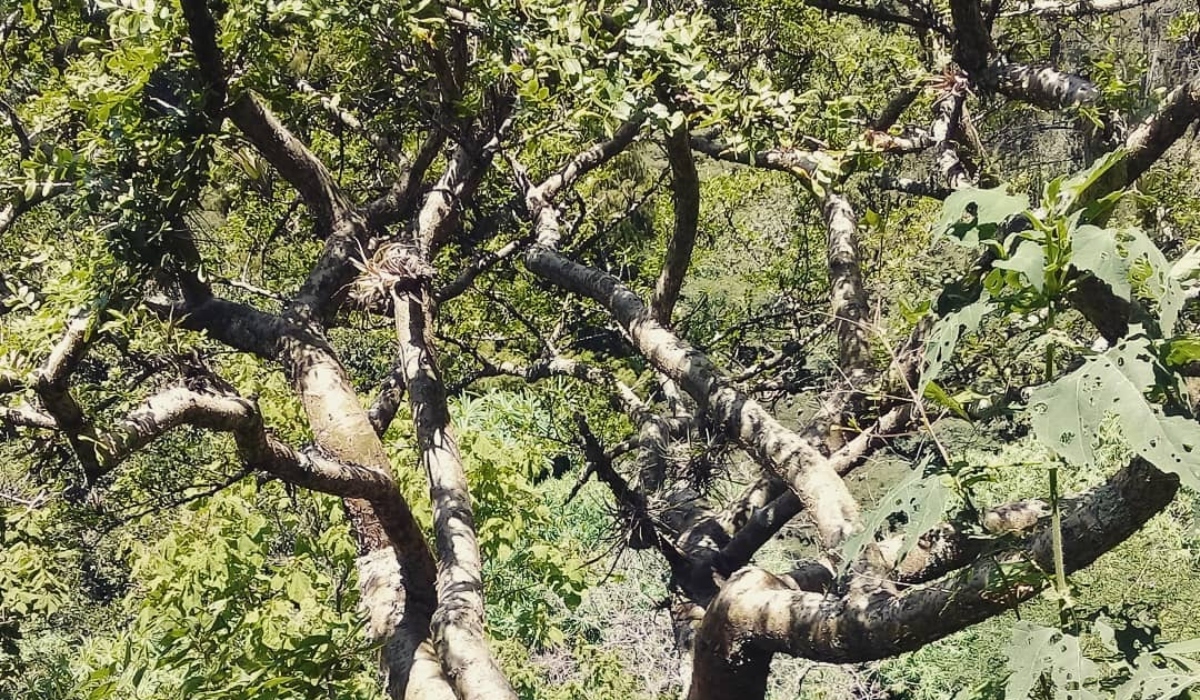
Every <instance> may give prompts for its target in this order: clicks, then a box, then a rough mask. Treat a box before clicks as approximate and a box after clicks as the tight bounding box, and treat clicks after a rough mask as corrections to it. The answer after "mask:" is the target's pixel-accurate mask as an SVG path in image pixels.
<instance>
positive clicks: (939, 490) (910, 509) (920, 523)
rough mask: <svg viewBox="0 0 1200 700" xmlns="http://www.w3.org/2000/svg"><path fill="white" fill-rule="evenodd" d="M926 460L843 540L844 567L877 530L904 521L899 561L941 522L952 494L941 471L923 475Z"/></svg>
mask: <svg viewBox="0 0 1200 700" xmlns="http://www.w3.org/2000/svg"><path fill="white" fill-rule="evenodd" d="M926 463H927V462H922V463H921V465H920V466H918V467H917V468H915V469H913V471H912V473H911V474H909V475H908V476H907V477H906V478H905V479H903V480H901V482H900V483H899V484H896V486H895V487H893V488H892V489H891V490H890V491H888V492H887V495H885V496H884V497H883V498H881V499H879V503H878V504H877V505H876V507H875V509H874V510H873V511H872V512H871V514H870V515H869V516H867V518H866V522H865V523H864V527H863V529H862V530H859V531H858V532H857V533H856V534H855V535H854V536H853V537H851V538H850V539H848V540H846V544H845V546H844V547H843V548H842V556H843V559H842V561H843V567H848V566H850V565H851V564H853V563H854V562H855V561H857V560H858V558H859V556H861V555H862V552H863V550H864V549H866V547H867V545H868V544H870V543H871V542H874V541H875V535H876V533H878V532H879V531H880V530H885V529H886V528H887V527H888V526H889V525H890V524H891V523H893V522H897V521H899V522H904V523H907V525H905V528H904V533H905V534H904V541H903V543H902V544H901V546H900V550H899V551H898V552H897V554H896V561H902V560H903V559H904V555H906V554H908V552H909V550H911V549H912V548H913V546H914V545H916V543H917V540H918V538H920V536H921V535H922V534H924V533H926V532H928V531H929V530H932V529H933V528H934V527H936V526H937V525H938V524H939V523H941V521H942V519H943V516H944V515H945V513H946V504H947V503H949V501H950V495H951V493H950V489H948V488H946V485H945V483H944V482H943V481H942V475H941V474H929V475H925V464H926Z"/></svg>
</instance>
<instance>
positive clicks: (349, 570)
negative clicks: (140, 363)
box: [80, 486, 378, 700]
mask: <svg viewBox="0 0 1200 700" xmlns="http://www.w3.org/2000/svg"><path fill="white" fill-rule="evenodd" d="M292 499H293V497H291V496H288V495H286V494H284V493H282V492H280V491H278V490H277V489H274V488H271V489H266V490H264V491H263V492H262V493H260V494H256V493H255V489H254V488H253V487H252V486H247V487H243V488H241V489H239V490H237V491H227V492H225V493H223V494H221V495H219V496H216V497H214V498H213V499H211V501H210V502H208V503H207V504H205V505H202V506H200V507H196V508H193V509H191V510H190V511H189V512H188V513H187V514H186V516H185V517H184V518H182V520H181V522H180V524H179V525H178V526H176V527H175V528H172V530H171V531H170V533H169V534H167V535H166V536H165V537H164V538H162V539H161V540H159V541H158V542H155V543H152V544H148V545H140V544H134V545H133V546H132V548H131V551H130V566H131V569H132V582H133V589H132V590H131V592H130V594H129V596H128V597H127V598H126V600H125V601H124V605H125V606H126V609H127V611H128V612H127V614H128V615H130V617H131V623H130V627H129V630H128V632H127V633H125V634H122V635H121V636H119V637H116V638H110V639H98V640H94V641H93V643H92V644H91V645H90V646H89V648H88V649H87V653H86V655H85V658H84V662H85V664H86V665H87V666H88V667H89V668H90V669H91V671H90V672H89V673H88V674H87V676H86V680H85V681H84V682H83V684H82V687H81V689H80V692H81V693H82V694H83V695H84V696H85V697H89V698H95V699H96V700H101V699H103V698H133V697H138V698H146V697H151V698H159V697H161V698H166V697H179V696H181V695H182V696H186V697H196V698H208V697H211V698H292V697H316V696H318V695H323V694H325V693H327V692H334V693H335V694H337V695H338V697H349V698H373V697H377V692H378V690H377V688H376V686H375V682H374V678H373V676H374V674H373V672H372V671H371V665H370V663H369V662H368V661H367V660H366V656H365V655H364V654H363V653H362V652H363V651H364V650H363V648H362V642H361V639H362V637H361V633H360V624H361V623H360V622H359V620H358V616H357V614H356V611H355V606H356V603H357V594H356V589H355V586H354V580H353V579H354V558H355V552H354V549H353V545H352V543H351V540H350V538H349V537H348V536H347V533H346V526H345V523H344V522H343V521H342V519H341V516H340V508H339V506H338V505H337V504H336V501H332V500H330V499H325V498H313V497H305V501H306V503H304V504H303V507H302V508H301V509H299V510H298V511H297V510H296V509H294V508H293V507H292V505H293V501H292ZM297 505H299V504H297ZM264 507H265V509H266V512H267V513H270V514H271V516H270V517H268V516H267V515H264V514H263V511H262V509H263V508H264ZM306 512H307V513H308V517H311V518H312V521H311V522H309V523H305V522H304V518H305V513H306ZM324 523H329V525H325V524H324ZM314 526H316V527H314Z"/></svg>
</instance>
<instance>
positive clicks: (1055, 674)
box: [1004, 621, 1098, 700]
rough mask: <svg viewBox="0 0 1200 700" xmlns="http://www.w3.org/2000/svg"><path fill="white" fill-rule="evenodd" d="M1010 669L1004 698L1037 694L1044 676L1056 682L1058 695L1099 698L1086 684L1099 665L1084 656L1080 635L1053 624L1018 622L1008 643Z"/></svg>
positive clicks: (1085, 699) (1073, 699) (1022, 699)
mask: <svg viewBox="0 0 1200 700" xmlns="http://www.w3.org/2000/svg"><path fill="white" fill-rule="evenodd" d="M1008 668H1009V670H1010V672H1011V673H1010V675H1009V677H1008V683H1007V684H1006V685H1005V688H1004V697H1005V698H1011V699H1013V700H1016V699H1017V698H1019V699H1020V700H1026V698H1031V697H1035V693H1034V690H1035V689H1037V688H1038V686H1039V684H1040V682H1041V680H1042V678H1043V677H1046V678H1048V679H1049V680H1050V681H1051V682H1052V683H1053V684H1054V689H1055V694H1054V697H1055V698H1064V699H1066V698H1070V699H1071V700H1090V699H1091V698H1098V696H1097V695H1096V694H1095V693H1093V692H1092V691H1090V690H1088V689H1087V688H1085V687H1084V685H1085V684H1086V683H1087V682H1088V681H1089V680H1090V679H1092V678H1095V677H1096V675H1097V673H1098V669H1097V667H1096V664H1095V663H1093V662H1092V661H1091V660H1090V659H1088V658H1087V657H1086V656H1084V655H1083V651H1082V650H1081V649H1080V647H1079V638H1078V637H1075V636H1072V635H1069V634H1063V633H1062V632H1061V631H1060V630H1057V629H1054V628H1052V627H1042V626H1040V625H1035V624H1033V623H1032V622H1027V621H1022V622H1018V623H1017V624H1016V625H1015V626H1014V627H1013V635H1012V640H1011V641H1010V642H1009V645H1008Z"/></svg>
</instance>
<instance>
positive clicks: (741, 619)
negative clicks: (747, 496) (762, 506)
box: [689, 460, 1179, 700]
mask: <svg viewBox="0 0 1200 700" xmlns="http://www.w3.org/2000/svg"><path fill="white" fill-rule="evenodd" d="M1178 488H1179V480H1178V478H1176V477H1174V476H1167V475H1164V474H1162V473H1161V472H1158V471H1157V470H1155V469H1154V468H1153V467H1151V466H1150V465H1148V464H1146V463H1145V462H1142V461H1140V460H1137V461H1134V462H1133V463H1131V464H1130V465H1129V466H1127V467H1125V468H1124V469H1122V470H1121V471H1120V472H1118V473H1117V474H1116V475H1114V476H1113V477H1112V478H1111V479H1110V480H1109V481H1108V483H1107V484H1105V485H1104V486H1102V487H1100V488H1099V489H1097V490H1095V491H1094V492H1093V493H1092V494H1090V495H1089V496H1088V497H1087V498H1085V499H1083V500H1082V501H1081V503H1080V504H1079V507H1078V508H1077V509H1076V510H1074V511H1072V512H1071V513H1070V514H1068V515H1067V516H1066V517H1065V518H1064V519H1063V523H1062V533H1063V542H1064V548H1065V551H1066V559H1065V561H1066V566H1067V569H1068V571H1076V570H1078V569H1081V568H1083V567H1086V566H1088V565H1090V564H1091V563H1092V562H1093V561H1095V560H1096V559H1097V558H1099V557H1100V556H1101V555H1102V554H1104V553H1105V552H1108V551H1109V550H1111V549H1112V548H1113V547H1115V546H1117V545H1118V544H1120V543H1121V542H1124V541H1125V540H1126V539H1127V538H1129V537H1130V536H1131V535H1132V534H1133V533H1135V532H1137V530H1138V529H1140V528H1141V527H1142V526H1143V525H1144V524H1145V522H1146V521H1147V520H1149V519H1150V518H1151V517H1153V516H1154V515H1155V514H1157V513H1159V512H1160V511H1162V509H1163V508H1165V507H1166V506H1167V504H1169V503H1170V502H1171V500H1172V499H1173V498H1174V496H1175V493H1176V492H1177V491H1178ZM1050 540H1051V534H1050V532H1049V530H1048V529H1046V528H1043V529H1042V530H1040V531H1038V532H1037V534H1035V535H1033V536H1031V537H1030V538H1029V539H1027V540H1026V541H1025V542H1024V544H1023V545H1022V546H1020V547H1019V548H1017V549H1014V550H1009V551H1007V552H1003V553H998V554H996V555H994V556H990V557H987V558H984V559H980V560H978V561H976V562H975V564H974V565H973V566H971V567H970V568H968V569H966V570H964V571H963V572H961V573H959V574H954V575H952V576H950V577H948V578H943V579H939V580H938V581H935V582H933V583H931V584H928V585H920V586H914V587H911V588H906V589H904V588H900V587H897V586H895V585H889V584H888V583H887V582H886V581H881V580H879V579H878V578H877V577H876V576H875V575H874V573H873V572H860V573H856V574H854V575H853V578H852V580H851V583H850V586H849V590H848V592H846V593H844V594H843V593H826V594H822V593H813V592H807V591H800V590H796V589H795V588H793V587H792V586H789V585H788V584H787V583H786V582H785V581H783V580H782V579H780V578H779V577H776V576H773V575H771V574H769V573H767V572H765V571H762V570H760V569H746V570H743V571H742V572H740V573H739V574H737V575H735V576H734V577H733V578H731V579H730V581H729V582H728V583H727V585H726V586H725V588H724V589H722V591H721V593H720V595H718V596H717V598H716V599H715V600H714V602H713V604H712V605H711V606H710V607H709V609H708V612H707V614H706V615H705V618H704V622H703V624H702V626H701V629H700V634H699V638H698V640H697V645H696V655H695V665H694V676H693V677H694V682H693V684H692V691H691V694H690V695H689V698H690V699H691V700H709V699H715V698H733V697H756V695H754V693H755V691H756V690H757V689H758V688H760V687H762V686H763V685H764V684H765V680H766V673H767V668H768V666H769V664H770V659H771V657H772V655H773V654H775V653H786V654H791V655H795V656H801V657H804V658H807V659H813V660H819V661H828V662H833V663H846V662H861V661H870V660H875V659H880V658H886V657H888V656H894V655H896V654H900V653H903V652H905V651H911V650H913V649H916V648H919V647H921V646H924V645H925V644H928V643H930V642H932V641H935V640H937V639H941V638H942V637H945V636H947V635H949V634H952V633H954V632H956V631H958V630H961V629H964V628H966V627H968V626H970V625H973V624H975V623H978V622H980V621H982V620H985V619H987V618H989V617H993V616H995V615H998V614H1000V613H1002V612H1004V611H1006V610H1009V609H1011V608H1012V607H1013V606H1014V605H1016V604H1017V603H1019V602H1021V601H1024V600H1028V599H1029V598H1032V597H1033V596H1035V595H1037V594H1038V593H1039V592H1040V591H1041V590H1042V589H1043V588H1044V587H1045V585H1046V584H1045V580H1044V579H1045V577H1031V576H1020V575H1019V574H1020V572H1021V571H1022V570H1024V571H1026V572H1027V573H1032V572H1035V571H1039V570H1040V571H1049V570H1051V569H1053V563H1052V561H1051V560H1052V554H1051V541H1050ZM1006 570H1007V571H1008V573H1007V574H1006V573H1005V571H1006ZM735 688H736V689H738V690H737V691H736V692H737V693H738V694H735Z"/></svg>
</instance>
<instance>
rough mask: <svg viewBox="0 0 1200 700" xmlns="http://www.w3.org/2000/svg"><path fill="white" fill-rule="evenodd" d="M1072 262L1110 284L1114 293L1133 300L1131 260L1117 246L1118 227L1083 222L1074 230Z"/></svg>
mask: <svg viewBox="0 0 1200 700" xmlns="http://www.w3.org/2000/svg"><path fill="white" fill-rule="evenodd" d="M1071 264H1072V265H1074V266H1075V267H1076V268H1078V269H1080V270H1083V271H1085V272H1090V273H1092V274H1093V275H1095V276H1096V277H1098V278H1099V279H1100V281H1102V282H1105V283H1107V284H1108V286H1109V287H1110V288H1112V290H1113V294H1116V295H1117V296H1119V297H1121V298H1122V299H1124V300H1125V301H1129V295H1130V294H1131V293H1132V292H1133V290H1132V288H1131V287H1130V284H1129V261H1128V260H1126V259H1125V256H1124V255H1122V254H1121V251H1120V249H1119V248H1118V246H1117V236H1116V233H1115V232H1114V231H1105V230H1104V229H1102V228H1100V227H1098V226H1090V225H1089V226H1080V227H1079V228H1077V229H1075V230H1074V231H1072V232H1071Z"/></svg>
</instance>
